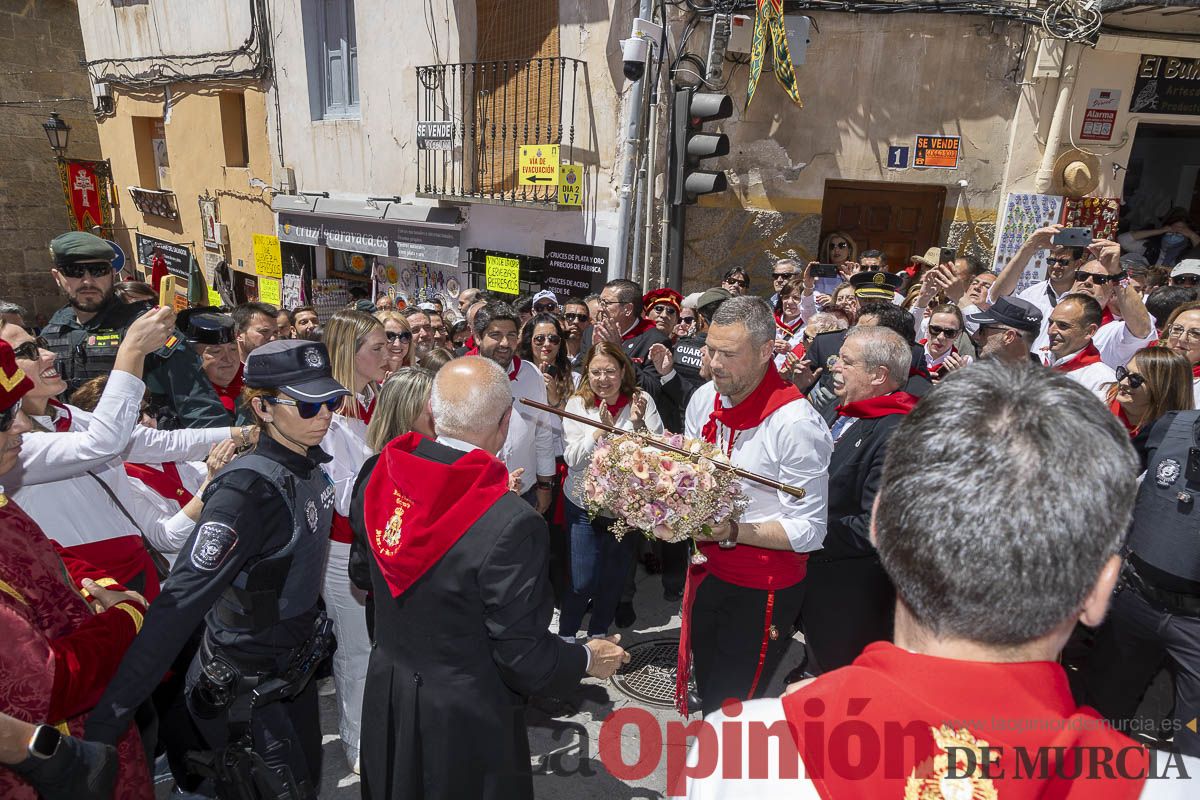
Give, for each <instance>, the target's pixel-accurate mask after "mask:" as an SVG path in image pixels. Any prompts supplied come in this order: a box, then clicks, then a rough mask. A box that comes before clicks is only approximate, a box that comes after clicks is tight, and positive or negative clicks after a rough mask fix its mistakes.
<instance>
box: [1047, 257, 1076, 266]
mask: <svg viewBox="0 0 1200 800" xmlns="http://www.w3.org/2000/svg"><path fill="white" fill-rule="evenodd" d="M1073 260H1074V259H1070V258H1047V259H1046V263H1047V264H1058V265H1059V266H1060V267H1066V266H1069V265H1070V263H1071V262H1072V261H1073Z"/></svg>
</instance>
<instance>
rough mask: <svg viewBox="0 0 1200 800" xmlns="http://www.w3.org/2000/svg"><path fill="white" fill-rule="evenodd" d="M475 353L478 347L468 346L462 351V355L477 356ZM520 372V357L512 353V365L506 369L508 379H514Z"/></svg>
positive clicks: (477, 352)
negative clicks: (465, 350)
mask: <svg viewBox="0 0 1200 800" xmlns="http://www.w3.org/2000/svg"><path fill="white" fill-rule="evenodd" d="M477 355H479V348H478V347H470V348H468V349H467V352H465V353H463V356H464V357H466V356H477ZM520 374H521V357H520V356H518V355H514V356H513V358H512V365H511V366H510V367H509V369H508V379H509V380H510V381H515V380H516V379H517V376H518V375H520Z"/></svg>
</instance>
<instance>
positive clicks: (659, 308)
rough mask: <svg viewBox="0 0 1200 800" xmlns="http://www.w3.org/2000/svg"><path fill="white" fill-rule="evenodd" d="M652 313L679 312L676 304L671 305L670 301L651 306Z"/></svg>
mask: <svg viewBox="0 0 1200 800" xmlns="http://www.w3.org/2000/svg"><path fill="white" fill-rule="evenodd" d="M650 313H651V314H677V313H679V312H677V311H676V310H675V306H673V305H669V304H668V303H659V304H658V305H656V306H651V307H650Z"/></svg>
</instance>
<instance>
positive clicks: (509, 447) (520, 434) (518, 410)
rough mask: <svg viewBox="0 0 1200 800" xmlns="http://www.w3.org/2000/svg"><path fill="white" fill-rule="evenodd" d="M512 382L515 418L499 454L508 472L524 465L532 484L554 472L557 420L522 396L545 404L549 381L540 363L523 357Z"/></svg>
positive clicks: (527, 481) (526, 478)
mask: <svg viewBox="0 0 1200 800" xmlns="http://www.w3.org/2000/svg"><path fill="white" fill-rule="evenodd" d="M510 369H511V365H510ZM509 386H510V388H511V389H512V395H513V413H512V419H511V420H510V422H509V423H508V438H507V439H505V440H504V447H502V448H501V449H500V452H499V453H498V454H497V456H496V457H497V458H499V459H500V460H501V461H503V462H504V466H505V467H506V468H507V469H508V471H509V472H514V471H516V470H518V469H524V470H525V472H524V475H523V476H522V481H523V483H524V485H525V486H527V487H528V486H533V484H534V482H535V481H536V480H537V477H536V476H538V475H553V474H554V471H555V466H554V459H555V457H556V456H557V455H558V453H557V452H556V451H555V448H554V423H553V421H552V420H551V419H550V417H551V415H550V414H548V413H546V412H545V411H538V410H537V409H535V408H531V407H530V406H527V405H525V404H524V403H522V402H521V399H522V398H526V399H529V400H534V401H536V402H538V403H542V404H545V403H546V381H545V380H544V379H543V378H542V373H541V372H540V371H539V370H538V368H537V367H535V366H534V365H533V364H531V363H529V362H528V361H526V360H524V359H522V360H521V368H520V370H519V371H518V372H517V377H516V379H515V380H512V381H510V382H509ZM496 422H497V424H498V423H499V422H500V420H496Z"/></svg>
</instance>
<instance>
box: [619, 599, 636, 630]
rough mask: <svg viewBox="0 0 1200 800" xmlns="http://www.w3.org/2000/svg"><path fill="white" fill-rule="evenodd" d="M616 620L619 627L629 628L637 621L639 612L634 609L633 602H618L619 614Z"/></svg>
mask: <svg viewBox="0 0 1200 800" xmlns="http://www.w3.org/2000/svg"><path fill="white" fill-rule="evenodd" d="M614 621H615V622H616V623H617V627H618V628H628V627H629V626H630V625H632V624H633V623H635V622H637V612H636V611H634V610H633V603H619V604H617V614H616V617H615V618H614Z"/></svg>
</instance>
